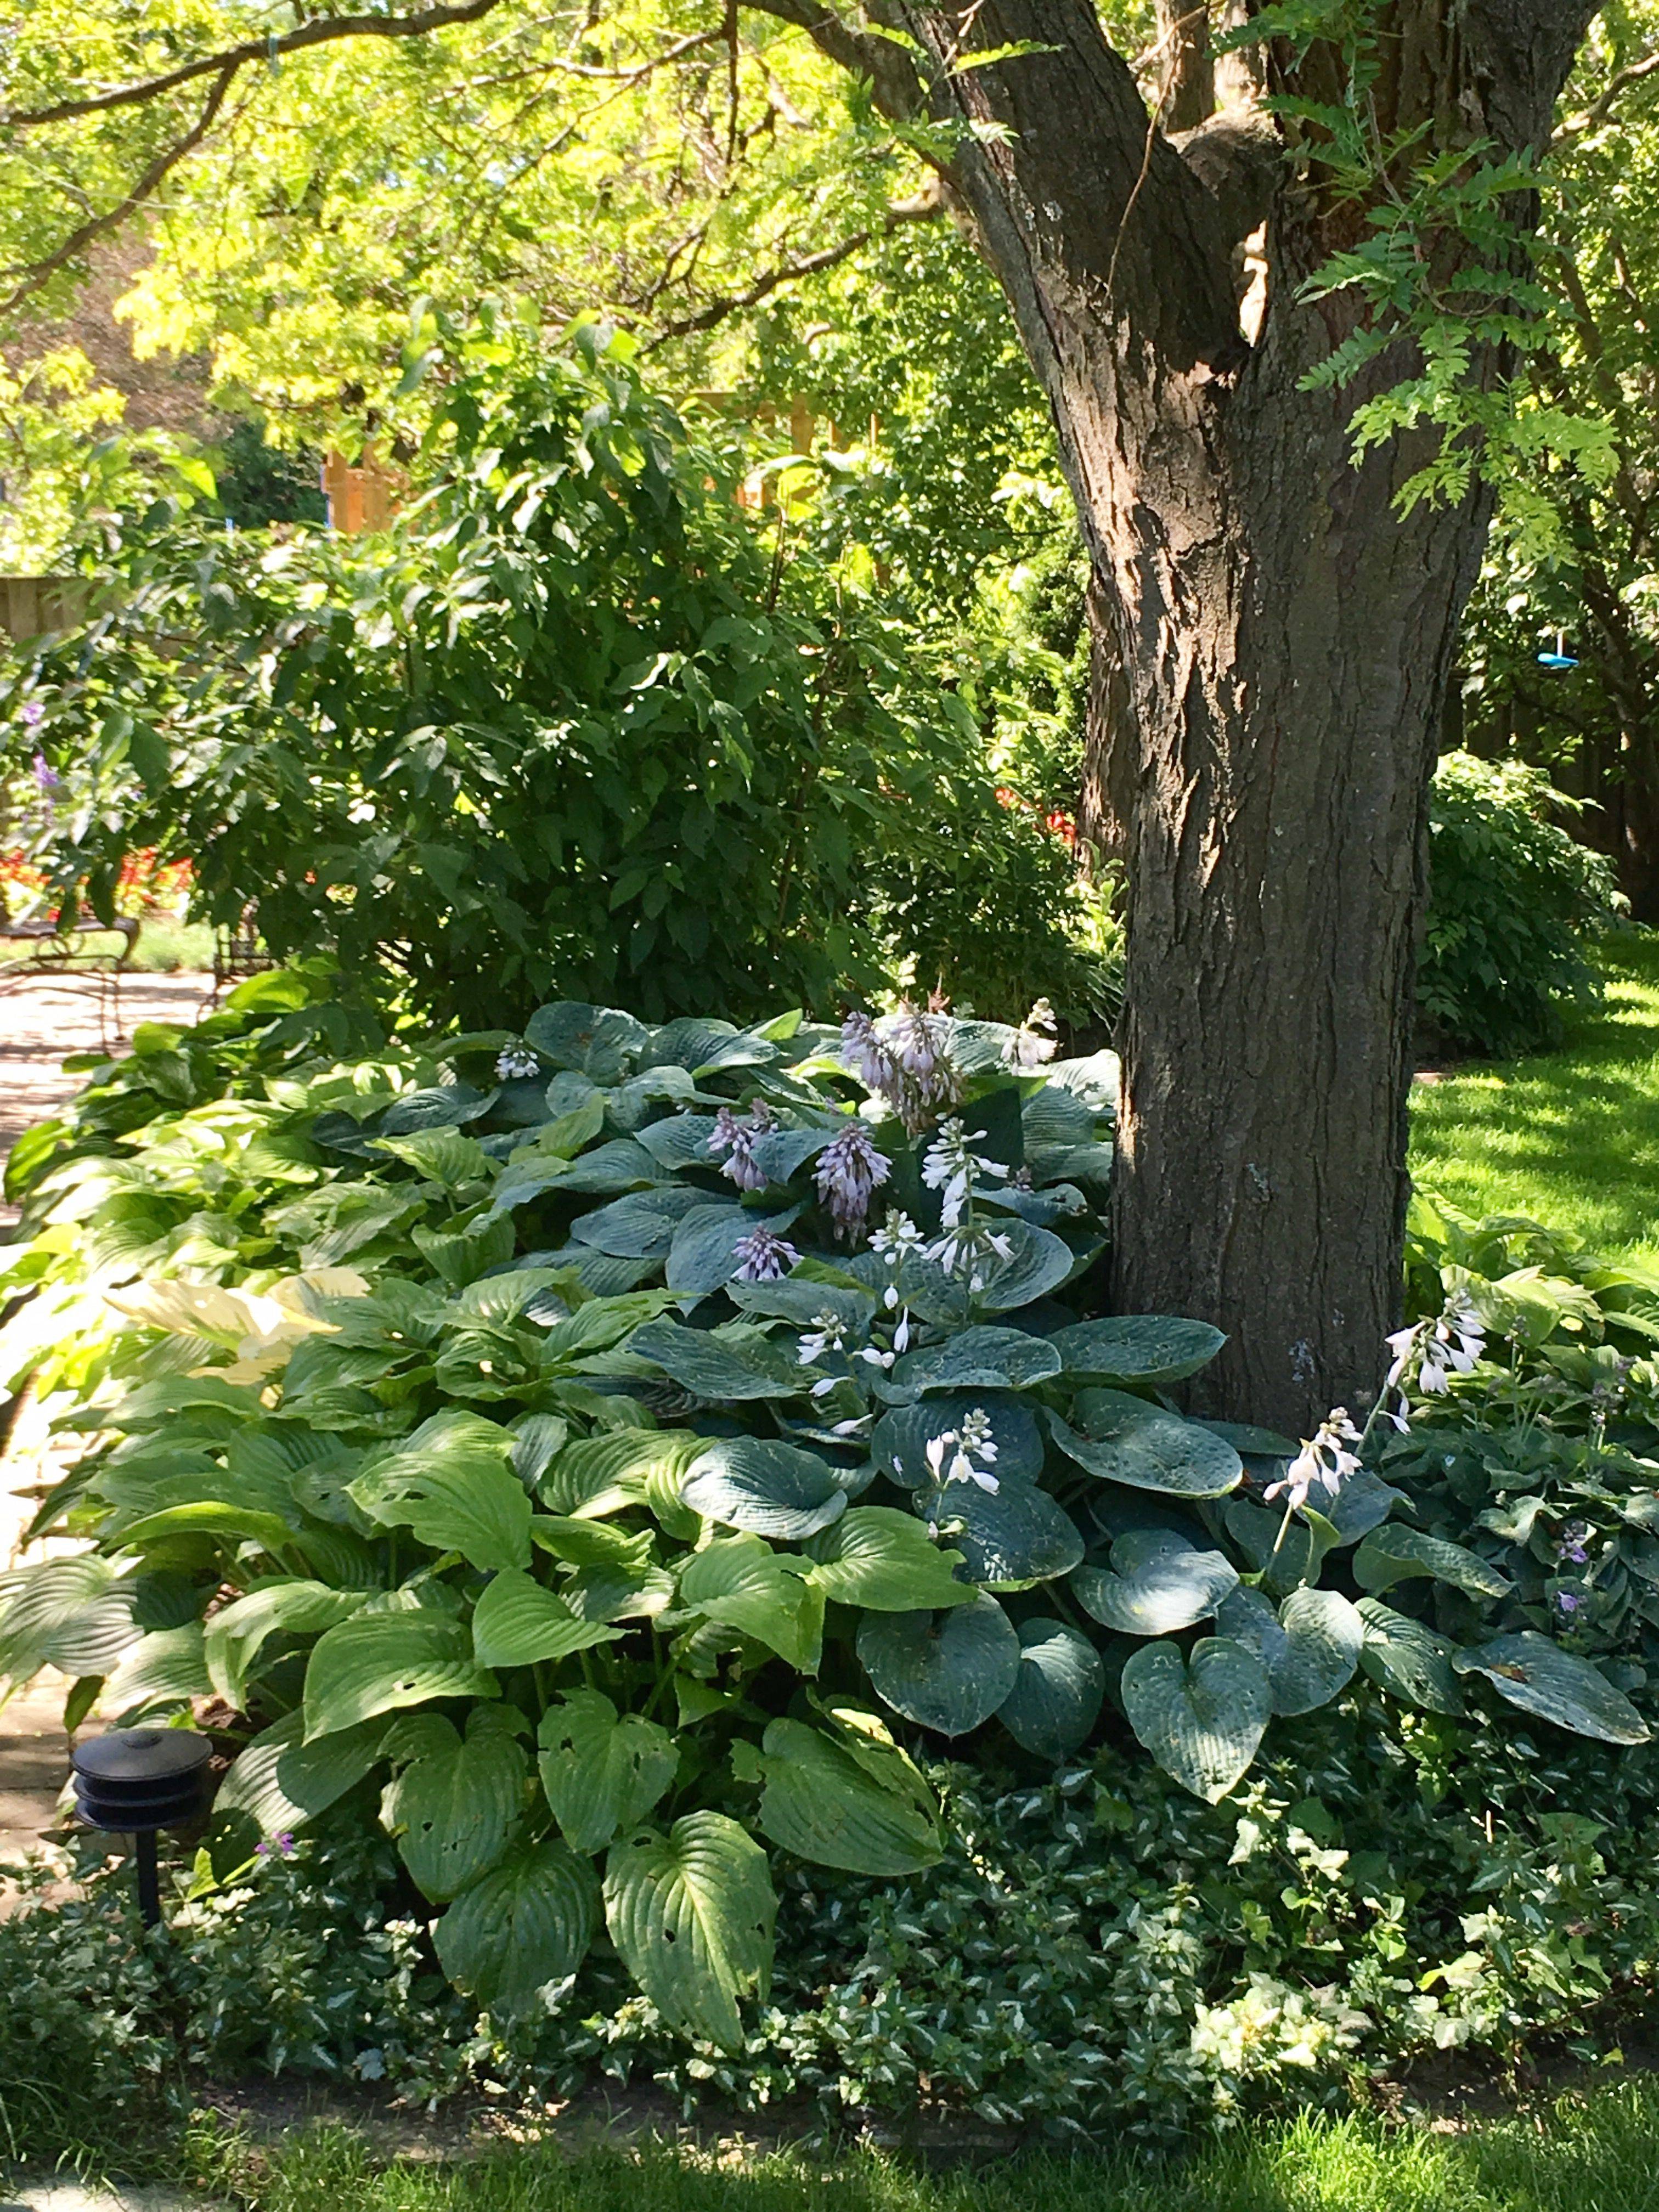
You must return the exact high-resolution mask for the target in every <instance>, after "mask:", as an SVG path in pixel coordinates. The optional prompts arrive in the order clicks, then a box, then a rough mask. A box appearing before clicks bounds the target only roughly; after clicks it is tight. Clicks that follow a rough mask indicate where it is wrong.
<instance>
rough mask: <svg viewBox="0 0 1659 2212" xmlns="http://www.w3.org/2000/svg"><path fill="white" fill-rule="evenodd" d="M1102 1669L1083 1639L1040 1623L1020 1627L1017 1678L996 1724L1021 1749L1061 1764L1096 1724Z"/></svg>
mask: <svg viewBox="0 0 1659 2212" xmlns="http://www.w3.org/2000/svg"><path fill="white" fill-rule="evenodd" d="M1105 1694H1106V1669H1105V1668H1104V1667H1103V1665H1102V1663H1101V1658H1100V1654H1099V1652H1098V1651H1097V1650H1096V1649H1095V1647H1094V1645H1093V1644H1091V1643H1090V1641H1089V1639H1088V1638H1087V1637H1086V1636H1080V1635H1079V1633H1078V1632H1077V1630H1076V1629H1075V1628H1068V1627H1066V1625H1065V1624H1064V1622H1062V1621H1058V1620H1046V1619H1042V1618H1039V1619H1037V1620H1023V1621H1021V1623H1020V1625H1019V1672H1018V1674H1017V1675H1016V1676H1015V1678H1014V1686H1013V1688H1012V1690H1011V1691H1010V1692H1009V1693H1008V1695H1007V1697H1006V1699H1005V1700H1004V1701H1003V1703H1002V1705H1001V1706H1000V1708H999V1709H998V1712H997V1718H998V1719H999V1720H1000V1722H1001V1723H1002V1725H1003V1726H1004V1728H1006V1729H1007V1731H1008V1733H1009V1735H1011V1736H1012V1738H1013V1739H1014V1741H1015V1742H1016V1743H1017V1744H1018V1745H1019V1746H1020V1747H1022V1749H1024V1750H1025V1751H1029V1752H1031V1753H1035V1754H1036V1757H1037V1758H1039V1759H1064V1758H1066V1756H1067V1755H1068V1754H1069V1753H1072V1752H1073V1751H1075V1750H1076V1749H1077V1747H1078V1746H1079V1744H1080V1743H1081V1742H1082V1741H1083V1740H1084V1738H1085V1736H1086V1735H1088V1733H1089V1731H1090V1729H1091V1728H1092V1727H1093V1726H1094V1724H1095V1722H1096V1719H1097V1717H1098V1715H1099V1712H1100V1707H1101V1701H1102V1699H1103V1698H1104V1696H1105Z"/></svg>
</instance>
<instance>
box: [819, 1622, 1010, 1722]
mask: <svg viewBox="0 0 1659 2212" xmlns="http://www.w3.org/2000/svg"><path fill="white" fill-rule="evenodd" d="M858 1653H859V1658H860V1662H862V1664H863V1667H864V1669H865V1672H866V1674H868V1675H869V1677H870V1680H871V1681H872V1683H873V1684H874V1685H875V1688H876V1692H877V1694H878V1696H879V1697H880V1698H881V1699H882V1701H883V1703H884V1704H885V1705H890V1706H891V1707H892V1709H893V1711H895V1712H896V1713H902V1714H903V1716H904V1717H905V1718H906V1720H910V1721H915V1722H917V1723H919V1724H920V1725H921V1727H923V1728H929V1729H937V1730H938V1731H939V1734H940V1735H967V1734H968V1733H969V1730H970V1729H976V1728H978V1727H979V1726H980V1724H981V1722H984V1721H987V1720H989V1719H990V1717H991V1716H992V1714H993V1713H994V1712H995V1711H996V1710H997V1708H998V1707H999V1706H1000V1705H1003V1704H1005V1703H1006V1700H1007V1698H1008V1695H1009V1692H1011V1691H1012V1688H1013V1686H1014V1682H1015V1680H1016V1678H1017V1676H1018V1673H1019V1638H1018V1636H1016V1635H1015V1633H1014V1630H1013V1625H1012V1622H1011V1621H1010V1620H1009V1619H1008V1616H1007V1614H1006V1613H1005V1612H1004V1611H1003V1609H1002V1607H1000V1605H999V1604H998V1603H997V1601H996V1600H995V1599H994V1597H987V1596H986V1595H983V1594H982V1593H981V1594H980V1595H976V1596H975V1598H974V1600H973V1601H972V1603H971V1604H969V1605H958V1606H956V1607H952V1609H951V1611H950V1612H948V1613H866V1616H865V1618H864V1620H863V1621H862V1622H861V1623H860V1627H859V1635H858Z"/></svg>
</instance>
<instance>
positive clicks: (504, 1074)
mask: <svg viewBox="0 0 1659 2212" xmlns="http://www.w3.org/2000/svg"><path fill="white" fill-rule="evenodd" d="M541 1070H542V1062H541V1054H539V1053H538V1051H537V1050H536V1048H535V1047H534V1046H533V1045H527V1044H510V1045H508V1046H507V1049H506V1050H505V1051H504V1052H498V1053H497V1054H496V1055H495V1079H496V1081H497V1082H498V1083H527V1082H528V1081H529V1079H530V1078H531V1077H532V1075H539V1074H540V1073H541Z"/></svg>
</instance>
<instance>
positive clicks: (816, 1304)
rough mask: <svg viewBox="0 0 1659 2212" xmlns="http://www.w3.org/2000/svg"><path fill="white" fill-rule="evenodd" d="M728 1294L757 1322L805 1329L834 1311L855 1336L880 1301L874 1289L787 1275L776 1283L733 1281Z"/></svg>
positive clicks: (740, 1308) (862, 1328)
mask: <svg viewBox="0 0 1659 2212" xmlns="http://www.w3.org/2000/svg"><path fill="white" fill-rule="evenodd" d="M726 1297H728V1298H730V1299H731V1301H732V1304H733V1305H734V1306H736V1307H737V1309H738V1311H739V1312H740V1313H743V1314H745V1315H747V1316H749V1317H750V1319H752V1320H755V1321H787V1322H793V1325H794V1327H795V1328H797V1329H805V1328H811V1326H812V1324H813V1322H815V1321H816V1320H817V1317H818V1316H819V1315H820V1314H826V1313H827V1314H834V1316H836V1320H837V1321H840V1322H844V1323H845V1324H846V1326H847V1328H849V1329H850V1330H852V1331H853V1332H854V1335H855V1336H857V1335H861V1334H863V1332H864V1328H865V1326H866V1323H867V1322H869V1321H870V1320H871V1319H872V1317H873V1316H874V1315H875V1313H876V1310H877V1308H878V1304H879V1301H878V1299H877V1297H876V1295H875V1293H874V1291H866V1290H863V1289H860V1288H858V1287H855V1286H851V1285H846V1284H842V1283H818V1282H814V1281H812V1280H811V1279H810V1278H809V1277H806V1276H803V1275H786V1276H784V1277H783V1278H782V1279H781V1280H779V1281H778V1282H775V1283H739V1282H730V1283H728V1284H727V1285H726Z"/></svg>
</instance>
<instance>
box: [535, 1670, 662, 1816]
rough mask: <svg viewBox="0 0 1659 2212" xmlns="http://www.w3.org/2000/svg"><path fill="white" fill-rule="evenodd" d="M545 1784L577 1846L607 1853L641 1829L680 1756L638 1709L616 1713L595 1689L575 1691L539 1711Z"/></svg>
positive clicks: (540, 1765) (540, 1760)
mask: <svg viewBox="0 0 1659 2212" xmlns="http://www.w3.org/2000/svg"><path fill="white" fill-rule="evenodd" d="M536 1741H537V1744H538V1759H537V1765H538V1768H539V1770H540V1773H541V1778H542V1788H543V1790H544V1791H545V1792H546V1795H547V1802H548V1803H549V1804H550V1806H551V1807H552V1808H553V1817H554V1819H555V1820H556V1821H557V1822H558V1824H559V1832H560V1834H561V1835H562V1837H563V1838H564V1839H565V1841H566V1843H568V1844H569V1845H570V1847H571V1849H572V1850H577V1851H598V1850H604V1848H605V1845H606V1844H608V1843H609V1842H610V1841H611V1838H612V1837H613V1836H615V1835H617V1834H619V1833H620V1834H623V1835H627V1834H629V1832H631V1831H632V1830H633V1829H635V1828H636V1827H637V1826H639V1824H640V1822H641V1820H644V1818H645V1816H646V1814H647V1813H648V1812H650V1810H651V1808H652V1807H653V1805H654V1804H655V1803H656V1802H657V1801H658V1799H659V1797H660V1796H662V1794H663V1792H664V1791H665V1790H666V1789H667V1788H668V1785H669V1784H670V1783H671V1782H672V1780H673V1779H674V1770H675V1768H676V1767H677V1766H678V1764H679V1753H678V1751H677V1750H676V1749H675V1747H674V1739H673V1737H672V1736H671V1735H670V1734H669V1733H668V1730H667V1729H665V1728H659V1726H658V1725H657V1723H656V1722H655V1721H648V1720H646V1719H644V1718H643V1717H641V1715H640V1714H638V1713H623V1714H622V1715H620V1716H619V1715H618V1713H617V1708H616V1707H615V1705H612V1704H611V1700H610V1699H609V1698H607V1697H605V1696H604V1695H602V1694H601V1692H599V1691H598V1690H572V1691H570V1692H568V1695H566V1696H565V1697H563V1698H562V1699H559V1700H558V1701H557V1702H556V1704H554V1705H550V1706H549V1707H548V1709H547V1711H545V1712H544V1714H543V1715H542V1721H541V1726H540V1728H539V1729H538V1732H537V1737H536Z"/></svg>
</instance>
